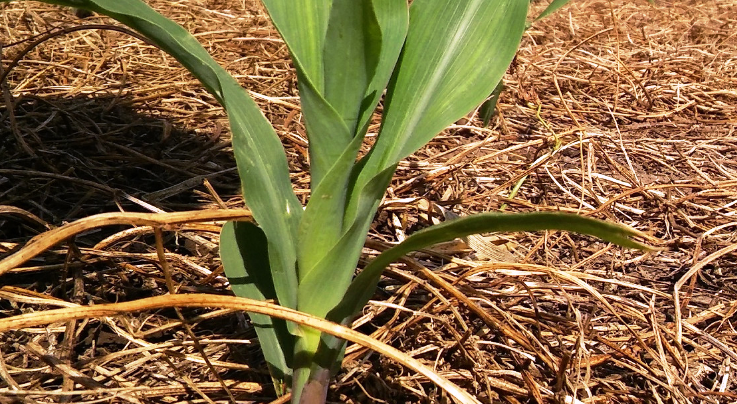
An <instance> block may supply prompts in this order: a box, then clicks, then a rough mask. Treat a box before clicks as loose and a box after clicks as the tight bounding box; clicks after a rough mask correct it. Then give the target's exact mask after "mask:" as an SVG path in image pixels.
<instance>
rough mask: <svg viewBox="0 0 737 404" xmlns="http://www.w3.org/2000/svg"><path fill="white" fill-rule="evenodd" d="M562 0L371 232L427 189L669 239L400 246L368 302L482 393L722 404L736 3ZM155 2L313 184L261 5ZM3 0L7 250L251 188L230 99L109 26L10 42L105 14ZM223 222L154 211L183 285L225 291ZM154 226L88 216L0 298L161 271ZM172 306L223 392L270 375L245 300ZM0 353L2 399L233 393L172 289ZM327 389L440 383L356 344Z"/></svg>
mask: <svg viewBox="0 0 737 404" xmlns="http://www.w3.org/2000/svg"><path fill="white" fill-rule="evenodd" d="M572 3H573V4H572V5H570V6H568V7H566V8H565V9H563V10H562V11H561V12H559V13H558V14H557V15H555V16H553V17H551V18H549V19H546V20H544V21H540V22H536V23H535V24H534V25H533V26H532V27H531V29H530V30H529V31H528V33H527V34H526V35H525V38H524V42H523V45H522V48H521V50H520V52H519V54H518V57H517V59H516V60H515V62H514V63H513V65H512V66H511V67H510V69H509V72H508V75H507V76H506V78H505V84H506V90H505V91H504V93H503V94H502V97H501V104H500V114H499V115H498V116H497V117H495V118H494V119H493V120H492V124H491V126H490V127H489V128H488V129H484V128H481V125H480V122H479V121H478V119H477V118H476V116H475V115H469V119H467V120H462V121H459V122H457V124H456V125H454V126H453V127H451V128H449V129H447V130H446V131H444V132H443V133H442V134H441V135H440V136H438V137H437V138H436V139H435V140H434V141H433V142H431V143H430V144H429V145H428V146H427V147H425V148H424V149H422V150H421V151H420V152H418V153H417V154H416V155H414V156H412V157H411V158H409V159H408V160H407V161H406V162H405V163H403V164H401V165H400V168H399V170H398V172H397V175H396V178H395V180H394V182H393V184H392V188H391V189H390V192H389V195H388V196H387V200H386V203H385V204H384V206H383V208H382V210H381V212H380V214H379V216H378V217H377V220H376V226H375V229H374V230H373V233H372V238H373V240H379V241H384V242H394V241H396V240H397V238H401V237H403V236H404V235H405V234H407V233H411V232H412V231H413V230H414V229H416V228H418V227H420V226H425V225H426V223H425V222H424V221H423V219H421V218H420V215H419V211H418V209H417V207H416V204H414V203H413V202H412V199H411V198H420V197H421V198H427V199H429V200H431V201H434V202H437V203H441V204H442V205H444V206H446V207H447V208H452V209H454V210H456V211H457V212H459V213H464V212H479V211H496V210H498V209H500V208H501V207H502V205H504V204H506V205H507V207H506V209H507V210H509V211H531V210H564V211H571V212H579V213H581V214H585V215H590V216H593V217H597V218H602V219H607V220H611V221H614V222H619V223H623V224H626V225H630V226H632V227H635V228H637V229H639V230H641V231H643V232H645V233H647V234H648V235H650V236H651V237H652V239H650V240H648V242H650V243H651V244H652V245H654V246H656V247H658V248H659V250H658V251H656V252H653V253H647V254H645V253H642V252H638V251H630V250H624V249H621V248H618V247H613V246H610V245H606V244H604V243H601V242H598V241H597V240H595V239H592V238H590V237H582V236H577V235H573V234H565V233H556V232H550V233H547V234H542V233H537V234H535V233H532V234H513V235H505V237H506V239H507V241H508V244H507V245H508V246H511V247H512V248H513V249H514V253H515V254H516V256H517V262H516V263H499V262H496V263H494V262H485V261H483V260H482V259H481V257H479V256H477V255H474V254H473V251H469V250H464V251H458V248H455V250H450V252H448V251H447V250H444V251H443V252H439V251H440V250H436V251H435V252H434V253H431V254H424V255H417V256H415V257H414V260H413V261H411V262H407V263H405V264H401V265H397V266H396V267H394V268H392V269H391V270H390V271H389V272H388V273H387V274H388V275H389V276H388V277H387V279H386V280H385V281H383V282H382V284H381V288H380V291H378V292H377V295H376V297H375V298H376V303H372V305H371V306H370V307H368V308H367V311H366V315H365V316H364V317H362V318H361V319H360V320H359V322H358V323H357V324H356V326H357V327H358V328H359V329H360V330H361V331H362V332H366V333H372V335H373V336H374V337H376V338H378V339H379V340H381V341H384V342H387V343H389V344H391V345H393V346H395V347H397V348H400V349H401V350H403V351H404V352H407V353H410V354H411V355H412V356H413V357H415V358H417V359H419V360H421V361H423V362H424V363H425V364H427V365H429V366H431V367H433V368H434V369H436V370H437V371H439V372H440V373H441V374H442V375H443V376H445V377H447V378H448V379H450V380H452V381H453V382H455V383H457V384H458V385H460V386H461V387H462V388H464V389H465V390H467V391H469V392H471V393H472V394H473V395H474V396H476V397H477V398H478V399H479V400H480V401H482V402H491V401H494V402H497V401H502V402H510V403H519V402H546V403H547V402H551V403H552V402H571V401H570V400H571V399H572V398H573V397H575V399H578V400H581V401H582V402H586V403H589V402H592V403H593V402H597V403H603V402H635V403H640V402H677V403H701V402H710V403H716V402H723V403H727V402H736V401H737V393H735V391H737V381H735V370H734V369H735V364H737V354H735V345H736V342H737V331H735V327H734V326H735V322H736V321H737V317H736V316H735V313H736V312H737V290H736V288H735V286H734V285H735V280H736V279H737V264H736V262H737V256H735V254H734V250H735V247H734V246H735V238H737V236H736V234H735V228H736V227H737V222H736V221H735V219H734V215H735V212H737V209H735V203H736V202H735V201H737V136H735V133H734V131H735V129H736V128H737V35H735V32H737V5H735V4H734V2H733V1H731V0H715V1H709V2H703V1H677V2H666V1H662V2H658V4H657V5H655V6H651V5H648V4H647V3H646V2H645V1H632V2H622V1H612V2H611V3H610V2H608V1H598V0H591V1H589V0H585V1H576V0H574V1H573V2H572ZM151 4H152V5H153V6H154V7H156V8H157V9H159V10H160V11H161V12H163V13H164V14H166V15H168V16H170V17H172V18H174V19H176V20H177V21H178V22H179V23H181V24H183V25H184V26H186V27H187V28H188V29H189V30H190V31H191V32H193V33H195V34H196V35H197V37H198V39H199V40H200V41H201V42H202V43H203V44H204V45H205V46H206V47H207V48H208V50H210V52H211V53H212V54H213V55H215V57H216V58H217V59H218V60H219V61H220V62H221V63H222V64H223V65H224V66H225V67H226V68H227V69H228V70H229V71H230V72H231V73H232V74H234V75H236V76H237V77H238V78H239V80H240V81H241V82H242V84H243V85H244V87H246V88H247V89H249V90H250V91H252V92H253V94H254V96H255V97H256V98H257V101H258V102H259V104H260V105H261V107H262V108H263V110H264V112H265V113H266V115H267V117H268V118H269V119H270V120H271V121H272V122H273V124H274V126H275V127H276V129H277V131H278V132H279V133H280V135H281V136H282V139H283V143H284V147H285V149H286V151H287V153H288V155H289V160H290V164H291V169H292V173H293V183H294V186H295V189H296V190H297V192H298V193H299V195H301V196H302V197H303V198H307V196H308V194H307V189H308V180H309V178H308V173H307V171H306V165H307V157H306V151H305V146H306V143H305V141H304V139H305V133H304V128H303V126H302V121H301V116H300V114H299V109H298V99H297V98H296V96H297V93H296V85H295V77H294V74H293V73H292V72H291V70H290V63H289V60H288V55H287V53H286V51H285V47H284V44H283V43H282V42H281V41H280V40H279V38H278V35H277V34H276V33H275V32H274V31H273V29H272V28H271V27H270V25H269V22H268V19H267V18H266V17H265V16H264V14H263V13H262V11H261V9H260V8H259V7H258V6H257V5H255V3H253V2H252V1H251V0H242V1H231V0H209V1H204V0H193V1H187V2H168V1H160V0H155V1H152V2H151ZM0 7H2V8H1V9H0V10H2V11H1V12H0V19H2V24H0V41H1V43H2V45H3V48H2V64H3V67H4V69H8V68H9V66H10V64H11V62H13V61H14V60H15V59H18V63H17V65H15V66H14V67H12V70H10V71H9V74H8V76H7V81H4V82H3V83H2V85H3V101H2V102H1V103H0V105H1V107H0V120H1V121H2V125H0V257H3V256H8V255H9V254H10V253H11V252H13V251H16V250H17V249H18V248H20V247H21V246H22V245H24V244H25V243H26V242H27V241H28V240H30V239H31V238H32V237H33V236H35V235H37V234H39V233H41V232H44V231H45V230H48V229H51V228H53V227H56V226H59V225H62V224H64V223H66V222H70V221H73V220H76V219H80V218H84V217H87V216H89V215H92V214H96V213H101V212H122V211H125V212H151V211H158V210H160V211H167V212H173V211H185V210H201V209H223V208H226V207H227V208H234V207H242V199H241V197H240V196H239V189H238V188H239V186H238V178H237V174H236V173H235V171H234V160H233V158H232V153H231V149H230V141H229V131H228V125H227V120H226V117H225V114H224V113H223V110H222V108H220V107H219V106H218V105H217V104H216V103H215V101H214V99H213V98H212V97H210V96H209V95H208V94H207V93H206V92H205V91H204V90H203V89H202V88H201V87H200V86H199V84H198V83H197V82H196V81H195V80H194V79H193V78H192V77H191V76H189V75H188V74H187V73H186V72H185V71H184V70H183V69H181V68H180V67H179V66H178V65H177V64H176V63H175V62H174V61H173V60H172V59H171V58H168V57H166V56H165V55H164V54H163V53H162V52H161V51H158V50H156V49H155V48H153V47H151V46H148V45H146V44H144V43H142V42H141V41H139V40H137V39H135V38H132V37H130V36H128V35H126V34H124V33H121V32H116V31H110V30H82V31H75V32H69V33H64V34H60V35H54V36H52V37H51V38H48V39H47V40H44V41H42V42H40V43H39V44H38V45H37V46H35V47H34V48H33V49H31V50H30V51H29V52H28V53H27V54H23V53H22V52H23V50H24V49H26V48H27V47H28V46H29V44H30V40H32V39H36V38H38V36H39V35H42V34H45V33H48V32H59V30H60V29H62V28H68V27H74V26H76V25H78V24H80V23H84V24H110V23H111V21H110V20H108V19H105V18H102V17H98V16H92V17H89V18H86V19H84V20H80V19H78V18H77V17H75V15H74V14H73V12H72V11H70V10H65V9H61V8H58V7H54V6H46V5H40V4H38V3H31V2H28V3H26V2H15V3H11V4H3V5H2V6H0ZM536 7H538V9H539V7H540V6H539V5H538V6H536ZM556 139H558V140H559V142H560V147H559V148H555V144H556V141H555V140H556ZM525 176H526V177H525ZM523 177H524V178H526V179H525V180H524V181H523V182H522V185H521V188H520V189H519V192H518V193H517V194H516V195H515V196H514V197H513V198H509V196H510V191H511V189H512V188H513V187H514V185H515V184H516V183H517V182H518V181H519V180H520V179H521V178H523ZM217 230H218V226H216V225H198V226H194V225H190V226H189V227H187V226H184V227H180V228H179V231H177V232H168V233H166V234H165V237H166V239H165V247H166V249H167V251H166V257H167V259H168V261H169V265H170V266H171V268H172V271H173V272H174V282H175V284H177V285H181V288H180V293H190V292H207V293H216V294H228V293H229V292H228V289H227V283H226V281H225V279H224V278H222V277H221V276H219V275H218V273H217V270H218V268H219V259H218V255H217V243H218V236H217V234H218V233H217ZM154 244H155V243H154V236H153V230H152V229H151V228H150V227H145V226H144V227H137V228H133V229H132V230H131V227H130V226H99V227H97V228H96V229H94V230H90V231H86V232H84V233H81V234H78V235H77V236H76V237H74V238H73V239H71V240H67V241H66V242H65V243H62V244H60V245H58V246H56V247H54V248H51V249H48V250H47V251H46V252H45V253H43V254H41V255H40V256H39V257H38V258H36V259H34V260H31V261H29V262H27V263H25V264H23V265H22V266H21V267H18V268H15V269H14V270H13V271H11V272H10V273H7V274H5V275H2V276H1V277H0V317H7V316H12V315H17V314H20V313H24V312H32V311H40V310H43V309H49V308H55V307H60V306H65V305H69V304H70V303H72V304H82V305H89V304H92V303H95V304H100V303H104V302H113V301H116V302H119V301H129V300H135V299H139V298H143V297H149V296H156V295H162V294H165V293H166V291H167V288H166V285H165V283H164V279H163V275H162V273H161V268H160V265H161V264H160V261H159V259H158V258H157V255H156V251H155V247H154ZM451 247H452V246H451ZM448 254H452V256H449V255H448ZM426 269H431V270H433V271H434V273H435V274H437V275H439V278H437V277H436V278H432V277H428V275H427V272H426ZM423 271H425V272H423ZM443 281H445V282H443ZM676 288H678V289H679V294H678V295H677V296H678V300H677V301H676V299H675V296H676V294H675V293H676V292H675V289H676ZM455 291H460V292H462V293H461V294H462V296H465V297H466V298H464V299H461V300H459V299H458V298H457V297H458V293H455V294H454V292H455ZM387 303H391V304H387ZM399 306H403V307H404V309H403V310H399V309H398V308H399ZM677 313H680V316H679V315H677ZM184 315H185V316H186V317H187V318H189V319H190V320H191V321H190V322H191V323H192V331H193V333H194V335H196V336H197V338H198V340H199V343H200V344H201V345H202V347H203V350H204V352H205V353H206V355H207V356H208V358H209V359H210V361H211V362H212V365H213V366H214V368H215V369H216V370H217V374H218V375H219V377H220V378H221V379H222V380H223V381H224V383H225V384H226V385H227V386H229V390H230V392H231V394H232V395H233V396H235V397H236V398H237V399H238V400H241V401H242V402H270V401H272V400H274V399H275V396H274V392H273V390H272V389H271V388H270V387H269V378H268V376H267V373H266V369H265V366H264V364H263V362H262V358H261V357H260V354H259V351H258V346H257V342H256V341H255V340H254V333H253V331H252V330H251V329H250V328H249V326H248V322H247V319H246V317H244V316H243V315H242V314H240V313H236V312H233V311H230V310H205V309H197V310H194V309H192V310H184ZM65 327H66V328H65ZM65 329H66V330H67V332H64V330H65ZM515 335H517V336H519V337H518V338H521V340H522V341H524V342H525V344H520V343H518V342H514V341H512V340H513V339H514V338H513V336H515ZM0 353H1V354H2V355H0V358H2V361H0V402H4V401H8V402H144V403H149V402H151V403H156V402H161V403H176V402H210V401H215V402H227V400H228V396H227V395H226V394H225V392H224V390H223V388H222V387H221V384H220V382H219V381H218V378H217V377H215V374H214V373H213V372H212V371H211V369H210V368H209V367H208V366H207V365H206V364H204V361H203V359H202V355H201V352H200V351H199V350H197V349H195V347H194V346H193V343H192V339H191V337H190V334H189V333H187V331H186V329H185V328H183V327H182V325H181V324H180V322H179V320H178V317H177V315H176V313H175V312H174V311H173V310H151V311H147V312H142V313H137V314H132V315H127V316H116V317H103V318H97V319H91V320H79V321H71V322H67V323H56V324H52V325H50V326H49V327H28V328H24V329H19V330H16V331H11V332H5V333H2V334H0ZM330 400H332V401H335V402H354V403H358V402H362V403H368V402H388V403H419V402H447V400H448V399H447V397H445V396H444V394H443V393H442V392H441V391H439V390H438V389H437V388H435V387H434V386H433V385H432V384H431V383H430V382H429V381H428V380H426V379H425V378H423V377H419V376H417V375H415V374H414V373H412V372H409V371H408V370H407V369H404V368H403V367H402V366H400V365H398V364H396V363H394V362H392V361H391V360H388V359H386V358H382V357H380V356H378V355H376V354H373V353H371V352H370V351H367V350H365V349H363V348H360V347H357V346H353V347H349V349H348V354H347V356H346V361H345V362H344V367H343V370H342V371H341V373H340V374H339V375H338V377H337V379H336V383H335V384H334V386H332V388H331V391H330Z"/></svg>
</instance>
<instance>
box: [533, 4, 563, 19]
mask: <svg viewBox="0 0 737 404" xmlns="http://www.w3.org/2000/svg"><path fill="white" fill-rule="evenodd" d="M569 1H571V0H553V1H551V2H550V4H548V6H547V7H546V8H545V10H543V12H542V13H540V15H538V16H537V17H536V18H535V20H542V19H543V18H545V17H547V16H549V15H550V14H553V13H554V12H556V11H558V10H559V9H560V8H561V7H563V6H565V5H566V4H568V2H569Z"/></svg>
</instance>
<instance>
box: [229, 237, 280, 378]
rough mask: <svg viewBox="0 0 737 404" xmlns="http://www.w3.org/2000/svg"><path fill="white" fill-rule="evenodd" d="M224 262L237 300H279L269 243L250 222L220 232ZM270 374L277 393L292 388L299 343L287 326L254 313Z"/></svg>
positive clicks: (254, 320) (255, 324)
mask: <svg viewBox="0 0 737 404" xmlns="http://www.w3.org/2000/svg"><path fill="white" fill-rule="evenodd" d="M220 258H221V260H222V262H223V268H224V269H225V275H226V276H227V277H228V282H230V288H231V289H232V290H233V293H235V295H236V296H240V297H247V298H250V299H256V300H267V299H274V300H276V299H277V296H276V290H275V289H274V282H273V279H272V278H271V273H270V272H269V258H268V240H266V235H265V234H264V232H263V231H262V230H261V229H259V228H258V226H256V225H255V224H253V223H250V222H228V223H226V224H225V225H224V226H223V229H222V231H221V232H220ZM250 317H251V322H252V323H253V325H254V328H255V330H256V334H257V335H258V339H259V343H260V344H261V350H262V351H263V353H264V358H265V359H266V363H267V364H268V365H269V371H270V373H271V375H272V377H273V378H274V379H275V380H274V383H275V385H276V387H277V389H278V388H279V387H280V386H284V385H287V386H288V385H289V384H290V383H291V381H290V380H289V378H290V377H291V374H292V356H293V354H294V346H295V339H294V336H293V335H292V334H290V333H289V330H288V327H287V324H286V322H284V321H283V320H279V319H272V318H271V317H269V316H266V315H263V314H256V313H251V314H250Z"/></svg>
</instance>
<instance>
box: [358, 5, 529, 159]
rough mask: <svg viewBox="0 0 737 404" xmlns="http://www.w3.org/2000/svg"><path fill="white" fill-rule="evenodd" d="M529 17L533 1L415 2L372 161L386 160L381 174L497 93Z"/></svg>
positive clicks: (391, 83) (388, 93)
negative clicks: (528, 8) (529, 8)
mask: <svg viewBox="0 0 737 404" xmlns="http://www.w3.org/2000/svg"><path fill="white" fill-rule="evenodd" d="M526 17H527V2H526V1H520V0H456V1H437V0H415V1H414V2H413V3H412V7H411V8H410V29H409V32H408V34H407V41H406V43H405V46H404V50H403V51H402V54H401V57H400V61H399V64H398V67H397V70H396V72H395V76H394V77H393V78H392V81H391V82H390V85H389V88H388V89H387V96H386V98H387V100H386V103H385V106H384V123H383V126H382V128H381V133H380V135H379V139H378V140H377V143H376V146H375V147H374V149H375V151H374V153H373V154H372V156H371V157H372V158H375V159H379V167H378V171H383V169H384V168H386V167H388V166H390V165H393V164H396V163H397V162H398V161H399V160H400V159H402V158H404V157H406V156H408V155H410V154H411V153H413V152H415V151H416V150H417V149H419V148H420V147H422V146H423V145H425V144H426V143H427V142H429V141H430V140H431V139H432V138H433V137H434V136H435V135H436V134H438V133H439V132H440V131H442V130H443V129H444V128H445V127H447V126H448V125H450V124H451V123H453V122H455V121H456V120H458V119H459V118H461V117H462V116H463V115H465V114H466V113H468V112H469V111H470V110H472V109H473V108H474V107H476V106H477V105H479V104H480V103H481V102H482V101H483V100H484V99H485V98H486V97H487V96H488V95H489V94H491V92H492V91H493V90H494V88H495V87H496V85H497V83H499V81H500V80H501V78H502V76H503V75H504V72H505V71H506V69H507V67H508V66H509V63H510V62H511V61H512V58H513V57H514V55H515V53H516V51H517V47H518V46H519V42H520V39H521V38H522V33H523V31H524V25H525V20H526ZM370 166H371V165H369V167H370Z"/></svg>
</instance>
